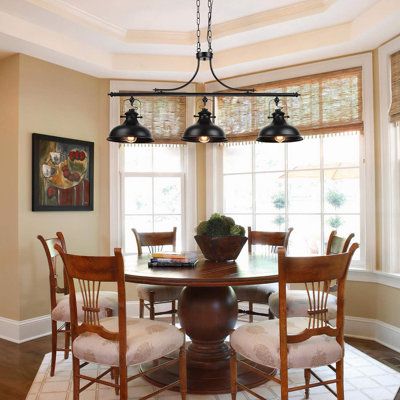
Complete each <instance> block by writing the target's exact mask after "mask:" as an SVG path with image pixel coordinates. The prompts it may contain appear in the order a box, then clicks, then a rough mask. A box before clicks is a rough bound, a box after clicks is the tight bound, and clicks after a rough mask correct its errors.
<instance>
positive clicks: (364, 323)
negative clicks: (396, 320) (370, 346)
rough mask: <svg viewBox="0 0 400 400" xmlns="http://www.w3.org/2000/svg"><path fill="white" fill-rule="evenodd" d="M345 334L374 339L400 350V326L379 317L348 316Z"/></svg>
mask: <svg viewBox="0 0 400 400" xmlns="http://www.w3.org/2000/svg"><path fill="white" fill-rule="evenodd" d="M345 336H349V337H354V338H359V339H369V340H374V341H375V342H378V343H380V344H383V345H384V346H386V347H389V348H390V349H392V350H395V351H397V352H400V328H398V327H397V326H394V325H390V324H387V323H386V322H382V321H379V320H377V319H370V318H360V317H351V316H346V323H345Z"/></svg>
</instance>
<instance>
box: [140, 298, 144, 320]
mask: <svg viewBox="0 0 400 400" xmlns="http://www.w3.org/2000/svg"><path fill="white" fill-rule="evenodd" d="M143 317H144V300H143V299H140V300H139V318H143Z"/></svg>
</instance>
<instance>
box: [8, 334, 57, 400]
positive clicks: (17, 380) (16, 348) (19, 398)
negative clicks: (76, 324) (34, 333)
mask: <svg viewBox="0 0 400 400" xmlns="http://www.w3.org/2000/svg"><path fill="white" fill-rule="evenodd" d="M50 351H51V336H45V337H43V338H40V339H35V340H32V341H30V342H26V343H22V344H15V343H11V342H8V341H6V340H2V339H0V398H1V399H2V400H24V399H25V397H26V395H27V393H28V391H29V388H30V387H31V384H32V382H33V379H34V378H35V376H36V373H37V371H38V369H39V367H40V364H41V363H42V360H43V356H44V355H45V354H46V353H49V352H50Z"/></svg>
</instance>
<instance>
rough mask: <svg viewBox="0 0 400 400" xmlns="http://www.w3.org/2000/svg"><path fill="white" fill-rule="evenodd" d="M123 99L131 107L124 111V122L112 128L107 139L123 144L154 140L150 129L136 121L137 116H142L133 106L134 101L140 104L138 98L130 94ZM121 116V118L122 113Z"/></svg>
mask: <svg viewBox="0 0 400 400" xmlns="http://www.w3.org/2000/svg"><path fill="white" fill-rule="evenodd" d="M125 101H129V103H130V104H131V108H130V109H129V110H128V111H127V112H126V113H125V121H124V123H123V124H122V125H118V126H116V127H115V128H113V129H112V131H111V132H110V134H109V136H108V138H107V140H108V141H110V142H118V143H125V144H133V143H152V142H154V139H153V138H152V137H151V133H150V131H149V130H148V129H147V128H146V127H144V126H143V125H141V124H140V123H139V121H138V118H143V117H142V116H141V115H139V114H138V112H137V111H136V110H137V107H135V106H134V103H135V102H138V103H139V104H140V105H141V103H140V100H138V99H135V98H134V97H133V96H131V97H130V98H129V99H127V100H125ZM121 118H123V116H122V115H121Z"/></svg>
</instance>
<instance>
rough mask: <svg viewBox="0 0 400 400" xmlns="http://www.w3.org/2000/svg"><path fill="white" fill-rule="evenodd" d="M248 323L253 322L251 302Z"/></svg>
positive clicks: (251, 303)
mask: <svg viewBox="0 0 400 400" xmlns="http://www.w3.org/2000/svg"><path fill="white" fill-rule="evenodd" d="M249 322H253V302H252V301H249Z"/></svg>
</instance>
